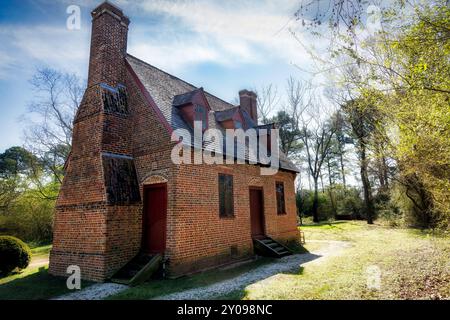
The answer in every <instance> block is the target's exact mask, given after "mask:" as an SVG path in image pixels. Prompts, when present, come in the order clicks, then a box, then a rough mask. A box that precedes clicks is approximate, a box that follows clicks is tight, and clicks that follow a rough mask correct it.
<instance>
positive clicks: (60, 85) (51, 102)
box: [23, 68, 84, 186]
mask: <svg viewBox="0 0 450 320" xmlns="http://www.w3.org/2000/svg"><path fill="white" fill-rule="evenodd" d="M30 83H31V85H32V88H33V90H34V93H35V95H34V98H33V102H32V103H30V105H29V113H28V114H27V115H25V116H23V121H24V122H25V124H26V126H25V129H24V134H25V145H26V148H27V149H28V150H29V151H31V152H32V153H33V154H34V155H35V156H36V157H37V159H38V161H39V162H40V164H41V165H42V166H43V168H44V170H45V171H46V172H47V173H49V174H51V175H52V177H53V179H54V181H55V182H59V183H60V182H61V177H62V175H63V166H64V163H65V161H66V159H67V157H68V155H69V152H70V149H71V143H72V130H73V120H74V117H75V114H76V111H77V110H78V107H79V105H80V103H81V99H82V96H83V91H84V90H83V89H84V84H83V83H82V81H81V80H80V78H79V77H78V76H76V75H75V74H69V73H64V72H60V71H57V70H54V69H50V68H43V69H38V70H37V72H36V74H35V75H34V76H33V77H32V79H31V80H30ZM36 178H38V177H37V174H36ZM36 183H37V184H38V186H39V179H36Z"/></svg>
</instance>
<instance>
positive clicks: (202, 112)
mask: <svg viewBox="0 0 450 320" xmlns="http://www.w3.org/2000/svg"><path fill="white" fill-rule="evenodd" d="M194 113H195V114H194V121H201V122H202V128H203V130H206V129H207V128H208V118H207V116H206V108H205V107H203V106H201V105H195V108H194Z"/></svg>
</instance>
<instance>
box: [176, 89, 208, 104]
mask: <svg viewBox="0 0 450 320" xmlns="http://www.w3.org/2000/svg"><path fill="white" fill-rule="evenodd" d="M201 90H202V88H200V89H195V90H192V91H190V92H186V93H183V94H178V95H176V96H175V97H174V98H173V102H172V106H174V107H179V106H182V105H185V104H187V103H189V102H191V101H192V99H193V98H194V96H195V95H196V94H197V92H199V91H201Z"/></svg>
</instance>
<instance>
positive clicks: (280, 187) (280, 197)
mask: <svg viewBox="0 0 450 320" xmlns="http://www.w3.org/2000/svg"><path fill="white" fill-rule="evenodd" d="M275 188H276V195H277V213H278V214H284V213H286V208H285V200H284V184H283V183H282V182H277V183H276V187H275Z"/></svg>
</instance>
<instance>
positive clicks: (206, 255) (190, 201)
mask: <svg viewBox="0 0 450 320" xmlns="http://www.w3.org/2000/svg"><path fill="white" fill-rule="evenodd" d="M259 170H260V168H259V167H257V166H252V165H223V166H219V165H214V166H210V165H183V166H180V167H179V168H178V169H177V175H176V181H175V184H176V186H175V192H176V198H175V201H174V203H173V217H172V218H171V219H169V222H170V223H171V226H170V228H171V232H172V233H173V234H172V237H173V238H174V242H173V243H171V244H170V248H169V249H170V250H168V257H169V258H170V261H169V271H170V273H171V275H172V276H176V275H179V274H183V273H186V272H193V271H197V270H199V269H202V268H205V267H208V266H213V265H218V264H222V263H226V262H230V261H232V260H235V259H240V258H243V257H247V256H249V255H252V254H253V243H252V239H251V231H250V230H251V228H250V203H249V187H250V186H258V187H263V191H264V217H265V229H266V234H267V235H268V236H271V237H273V238H275V239H277V240H280V241H288V240H296V239H297V238H298V231H297V215H296V203H295V192H294V176H293V174H291V173H287V172H279V173H278V174H277V175H275V176H260V173H259V172H260V171H259ZM219 173H227V174H231V175H233V190H234V218H220V217H219V194H218V174H219ZM275 181H282V182H284V183H285V198H286V211H287V214H286V215H277V212H276V197H275ZM232 246H236V247H237V253H236V252H233V251H234V250H235V249H236V248H235V249H234V250H233V249H232ZM232 252H233V254H232Z"/></svg>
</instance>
